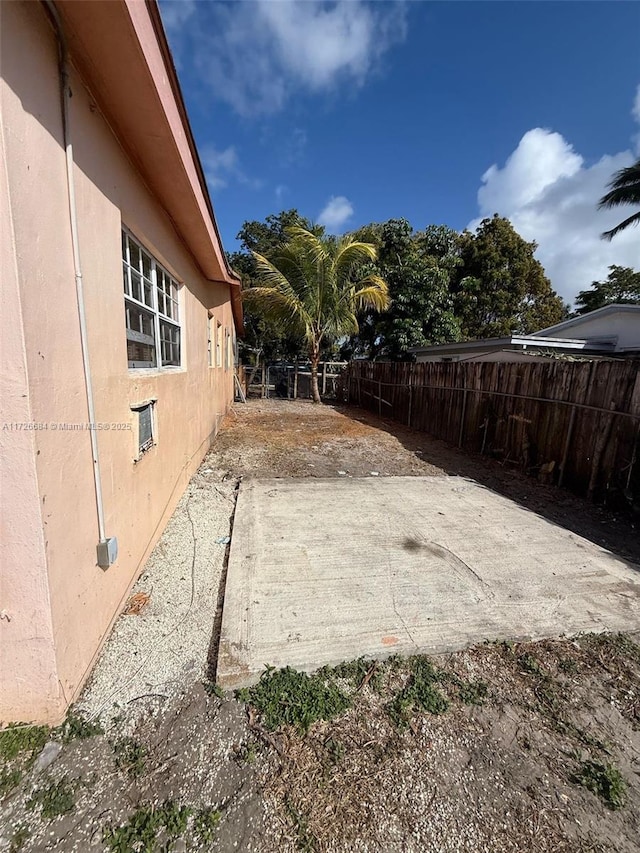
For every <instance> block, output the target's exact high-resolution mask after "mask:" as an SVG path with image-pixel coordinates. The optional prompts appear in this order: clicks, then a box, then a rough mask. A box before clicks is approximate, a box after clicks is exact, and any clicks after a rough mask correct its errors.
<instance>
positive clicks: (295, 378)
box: [293, 358, 298, 400]
mask: <svg viewBox="0 0 640 853" xmlns="http://www.w3.org/2000/svg"><path fill="white" fill-rule="evenodd" d="M293 399H294V400H297V399H298V359H297V358H296V364H295V368H294V370H293Z"/></svg>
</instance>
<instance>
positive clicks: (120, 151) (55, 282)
mask: <svg viewBox="0 0 640 853" xmlns="http://www.w3.org/2000/svg"><path fill="white" fill-rule="evenodd" d="M0 15H1V21H0V29H1V38H2V43H1V51H0V57H1V63H2V65H1V70H2V89H1V106H2V119H1V124H0V132H1V137H0V144H1V147H2V169H1V172H0V202H1V205H2V275H1V278H2V309H3V323H2V335H1V346H2V385H1V387H0V394H1V400H2V428H1V429H0V442H1V446H0V453H1V465H2V468H1V472H0V476H1V479H0V487H1V505H0V511H1V531H0V534H1V546H2V551H1V568H2V588H1V600H0V681H1V683H0V723H6V722H9V721H12V720H29V721H31V720H34V721H46V722H56V721H58V720H59V719H60V718H61V717H62V716H63V714H64V712H65V709H66V708H67V706H68V705H69V704H70V703H71V702H72V701H73V700H74V698H75V697H76V696H77V695H78V692H79V691H80V689H81V687H82V685H83V682H84V681H85V679H86V677H87V675H88V673H89V672H90V670H91V667H92V664H93V661H94V660H95V657H96V655H97V653H98V651H99V649H100V646H101V644H102V642H103V640H104V639H105V637H106V636H107V634H108V632H109V630H110V627H111V625H112V623H113V621H114V619H115V617H116V616H117V614H118V612H119V610H120V608H121V605H122V603H123V601H124V600H125V599H126V596H127V593H128V591H129V589H130V587H131V585H132V583H133V582H134V580H135V578H136V577H137V575H138V573H139V571H140V570H141V568H142V566H143V564H144V561H145V559H146V557H147V556H148V554H149V552H150V550H151V549H152V548H153V546H154V544H155V542H156V541H157V539H158V537H159V535H160V533H161V532H162V530H163V527H164V525H165V523H166V521H167V519H168V517H169V516H170V514H171V513H172V511H173V509H174V507H175V505H176V503H177V501H178V499H179V498H180V495H181V494H182V492H183V490H184V488H185V486H186V484H187V482H188V480H189V478H190V476H191V474H192V473H193V472H194V470H195V469H196V468H197V466H198V464H199V463H200V461H201V460H202V458H203V456H204V454H205V453H206V451H207V449H208V447H209V445H210V442H211V440H212V438H213V437H214V436H215V434H216V431H217V429H218V426H219V424H220V421H221V418H222V417H223V415H224V414H225V412H226V411H227V409H228V408H229V405H230V404H231V401H232V399H233V352H234V347H235V338H236V334H237V333H239V332H240V330H241V327H242V308H241V302H240V283H239V281H238V279H237V278H236V276H235V275H234V274H233V272H232V271H231V270H230V269H229V267H228V265H227V262H226V259H225V255H224V251H223V248H222V245H221V242H220V237H219V234H218V231H217V227H216V223H215V218H214V214H213V209H212V206H211V201H210V199H209V195H208V192H207V188H206V183H205V179H204V176H203V172H202V168H201V165H200V162H199V159H198V154H197V152H196V148H195V145H194V141H193V136H192V134H191V130H190V127H189V122H188V119H187V115H186V111H185V106H184V102H183V100H182V96H181V94H180V89H179V86H178V82H177V77H176V72H175V69H174V66H173V63H172V60H171V56H170V53H169V49H168V46H167V42H166V38H165V35H164V31H163V29H162V24H161V21H160V15H159V12H158V8H157V5H156V3H155V2H154V0H146V2H145V0H109V2H102V0H97V2H82V0H56V2H35V0H34V2H21V1H20V2H11V3H2V4H1V8H0Z"/></svg>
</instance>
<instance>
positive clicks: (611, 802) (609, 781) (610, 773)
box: [571, 760, 627, 810]
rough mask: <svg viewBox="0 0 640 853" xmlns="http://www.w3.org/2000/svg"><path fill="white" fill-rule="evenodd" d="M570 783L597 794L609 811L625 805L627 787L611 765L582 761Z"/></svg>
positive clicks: (618, 772)
mask: <svg viewBox="0 0 640 853" xmlns="http://www.w3.org/2000/svg"><path fill="white" fill-rule="evenodd" d="M571 781H572V782H575V783H576V784H577V785H583V786H584V787H585V788H587V790H589V791H591V792H592V793H594V794H597V795H598V796H599V797H601V798H602V799H603V800H604V801H605V803H606V804H607V806H608V807H609V808H610V809H613V810H615V809H620V808H622V806H623V805H624V803H625V792H626V788H627V786H626V783H625V781H624V779H623V777H622V775H621V773H620V771H619V770H618V769H617V768H616V767H614V766H613V765H612V764H600V763H599V762H598V761H590V760H589V761H583V762H582V764H581V765H580V768H579V770H578V771H577V772H576V773H574V774H573V776H572V777H571Z"/></svg>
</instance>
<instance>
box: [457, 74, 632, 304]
mask: <svg viewBox="0 0 640 853" xmlns="http://www.w3.org/2000/svg"><path fill="white" fill-rule="evenodd" d="M638 92H639V95H638V96H637V97H636V104H635V107H634V115H635V114H636V112H637V111H638V108H640V87H639V89H638ZM636 118H638V116H636ZM638 121H640V118H638ZM634 159H635V157H634V155H633V153H632V152H631V151H622V152H620V153H618V154H614V155H605V156H603V157H602V158H601V159H600V160H598V161H597V162H596V163H593V164H591V165H590V164H587V163H586V162H585V160H584V158H583V157H581V156H580V155H579V154H578V153H577V152H576V151H574V149H573V147H572V146H571V144H570V143H569V142H567V140H565V139H564V137H563V136H561V134H559V133H554V132H552V131H550V130H544V129H543V128H539V127H537V128H534V129H533V130H529V131H528V132H527V133H525V134H524V136H523V137H522V139H521V140H520V143H519V144H518V147H517V148H516V149H515V151H513V152H512V154H511V155H510V156H509V157H508V158H507V161H506V163H505V164H504V166H502V167H500V166H498V165H497V164H494V165H493V166H491V168H489V169H488V170H487V171H486V172H485V173H484V175H483V176H482V186H481V187H480V189H479V191H478V206H479V209H480V218H483V217H485V216H492V215H493V214H494V213H499V214H500V215H501V216H506V217H507V218H508V219H510V220H511V222H512V223H513V225H514V227H515V229H516V230H517V231H518V233H519V234H521V235H522V236H523V237H524V238H525V239H526V240H535V241H536V243H538V250H537V252H536V255H537V257H538V258H539V260H540V261H541V263H542V265H543V266H544V268H545V270H546V272H547V275H548V276H549V278H550V279H551V284H552V285H553V287H554V289H555V290H556V291H557V292H558V293H559V294H560V295H561V296H562V297H563V298H564V299H566V300H567V301H569V302H572V301H573V299H574V298H575V296H576V294H577V292H578V291H579V290H584V289H585V288H588V287H589V286H590V284H591V282H592V281H596V280H601V279H603V278H606V276H607V272H608V270H607V267H608V266H609V265H610V264H620V265H621V266H631V267H635V268H636V269H638V268H640V229H638V228H634V227H631V228H628V229H626V230H625V231H623V232H621V233H620V234H619V235H618V236H617V237H615V238H614V239H613V240H612V241H611V242H607V241H606V240H603V239H602V238H601V236H600V235H601V234H602V232H603V231H606V230H608V229H610V228H612V227H613V226H614V225H616V224H617V223H618V222H620V221H621V220H622V219H624V218H625V209H624V208H622V207H620V208H618V209H615V208H614V209H613V210H598V201H599V199H600V198H601V197H602V196H603V195H604V193H605V192H606V190H607V184H608V183H609V181H610V180H611V178H612V176H613V174H614V173H615V172H617V171H618V170H619V169H622V168H624V167H626V166H630V165H631V164H632V163H633V162H634ZM626 215H628V213H627V214H626ZM480 218H479V219H476V220H474V221H473V222H471V223H470V224H469V228H470V229H474V228H476V227H477V226H478V224H479V223H480Z"/></svg>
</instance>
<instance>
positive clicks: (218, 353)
mask: <svg viewBox="0 0 640 853" xmlns="http://www.w3.org/2000/svg"><path fill="white" fill-rule="evenodd" d="M216 367H222V325H221V324H220V323H218V321H217V320H216Z"/></svg>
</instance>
